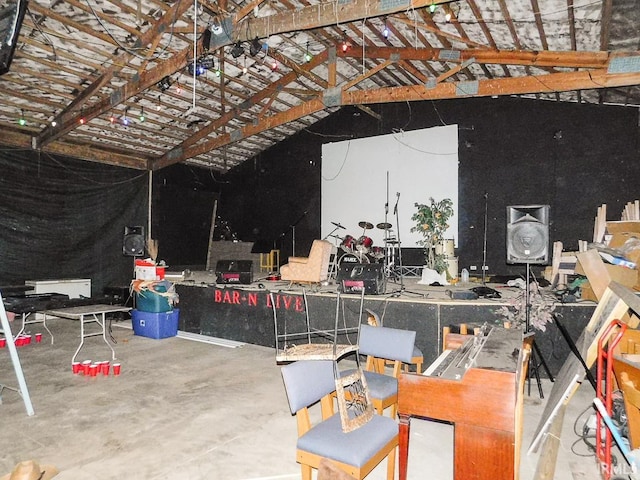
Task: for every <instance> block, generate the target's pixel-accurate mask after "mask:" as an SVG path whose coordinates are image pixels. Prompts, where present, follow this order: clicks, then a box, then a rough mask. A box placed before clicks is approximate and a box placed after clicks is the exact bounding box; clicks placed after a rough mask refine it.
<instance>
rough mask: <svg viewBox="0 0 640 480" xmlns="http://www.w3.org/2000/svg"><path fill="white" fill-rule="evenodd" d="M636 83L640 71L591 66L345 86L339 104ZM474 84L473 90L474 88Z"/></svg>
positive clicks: (585, 88) (559, 89) (551, 90)
mask: <svg viewBox="0 0 640 480" xmlns="http://www.w3.org/2000/svg"><path fill="white" fill-rule="evenodd" d="M638 83H640V73H624V74H609V73H607V71H606V70H591V71H580V72H565V73H551V74H548V75H539V76H531V77H509V78H497V79H492V80H480V81H478V82H445V83H440V84H438V85H437V86H436V87H435V88H431V89H429V88H426V87H425V86H423V85H412V86H405V87H389V88H381V89H377V90H373V91H372V90H349V91H347V92H343V94H342V105H358V104H371V103H388V102H405V101H417V100H433V99H451V98H469V97H486V96H496V95H523V94H528V93H555V92H565V91H571V90H592V89H601V88H610V87H617V86H629V85H636V84H638ZM466 84H469V86H467V85H466ZM476 86H477V92H476V91H475V88H476ZM471 87H473V88H474V91H473V92H468V93H465V89H467V90H468V89H469V88H471Z"/></svg>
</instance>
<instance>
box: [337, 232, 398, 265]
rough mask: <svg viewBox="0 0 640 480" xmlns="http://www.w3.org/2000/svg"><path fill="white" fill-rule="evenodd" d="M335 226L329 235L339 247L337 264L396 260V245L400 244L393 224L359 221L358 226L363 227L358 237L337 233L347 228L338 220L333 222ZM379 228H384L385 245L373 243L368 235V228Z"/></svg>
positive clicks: (391, 261)
mask: <svg viewBox="0 0 640 480" xmlns="http://www.w3.org/2000/svg"><path fill="white" fill-rule="evenodd" d="M331 224H332V225H333V226H334V227H335V229H334V230H333V232H331V233H330V234H329V235H328V236H330V237H333V238H334V239H335V240H336V242H339V243H337V246H338V248H339V251H338V259H337V265H338V268H340V265H342V264H343V263H385V264H386V265H390V264H393V263H394V262H395V247H396V245H397V244H398V242H397V241H396V239H395V237H393V236H392V230H391V227H392V225H391V224H390V223H386V222H383V223H378V224H377V225H375V227H374V225H373V224H372V223H370V222H367V221H362V222H358V226H359V227H360V228H361V229H362V234H361V235H360V236H358V237H356V236H353V235H345V236H344V237H341V236H339V235H335V232H336V231H337V230H340V229H343V230H345V229H346V228H345V227H343V226H342V225H340V224H339V223H336V222H331ZM374 228H378V229H380V230H384V231H385V232H384V234H385V235H384V238H385V246H384V247H380V246H375V245H373V239H372V238H371V237H370V236H368V235H367V230H372V229H374Z"/></svg>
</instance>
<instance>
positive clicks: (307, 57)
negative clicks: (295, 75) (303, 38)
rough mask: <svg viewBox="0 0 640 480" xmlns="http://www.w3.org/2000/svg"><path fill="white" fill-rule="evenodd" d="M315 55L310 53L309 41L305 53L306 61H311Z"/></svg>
mask: <svg viewBox="0 0 640 480" xmlns="http://www.w3.org/2000/svg"><path fill="white" fill-rule="evenodd" d="M312 58H313V57H312V56H311V54H310V53H309V42H307V51H306V53H305V54H304V61H305V62H307V63H309V62H310V61H311V59H312Z"/></svg>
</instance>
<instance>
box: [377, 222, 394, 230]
mask: <svg viewBox="0 0 640 480" xmlns="http://www.w3.org/2000/svg"><path fill="white" fill-rule="evenodd" d="M376 227H378V228H379V229H380V230H389V229H390V228H391V227H393V225H391V224H390V223H384V222H382V223H379V224H378V225H376Z"/></svg>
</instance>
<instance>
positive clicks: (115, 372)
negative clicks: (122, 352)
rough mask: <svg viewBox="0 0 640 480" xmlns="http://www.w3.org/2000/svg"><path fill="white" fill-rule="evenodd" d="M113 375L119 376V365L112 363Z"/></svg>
mask: <svg viewBox="0 0 640 480" xmlns="http://www.w3.org/2000/svg"><path fill="white" fill-rule="evenodd" d="M113 374H114V375H120V364H119V363H114V364H113Z"/></svg>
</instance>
